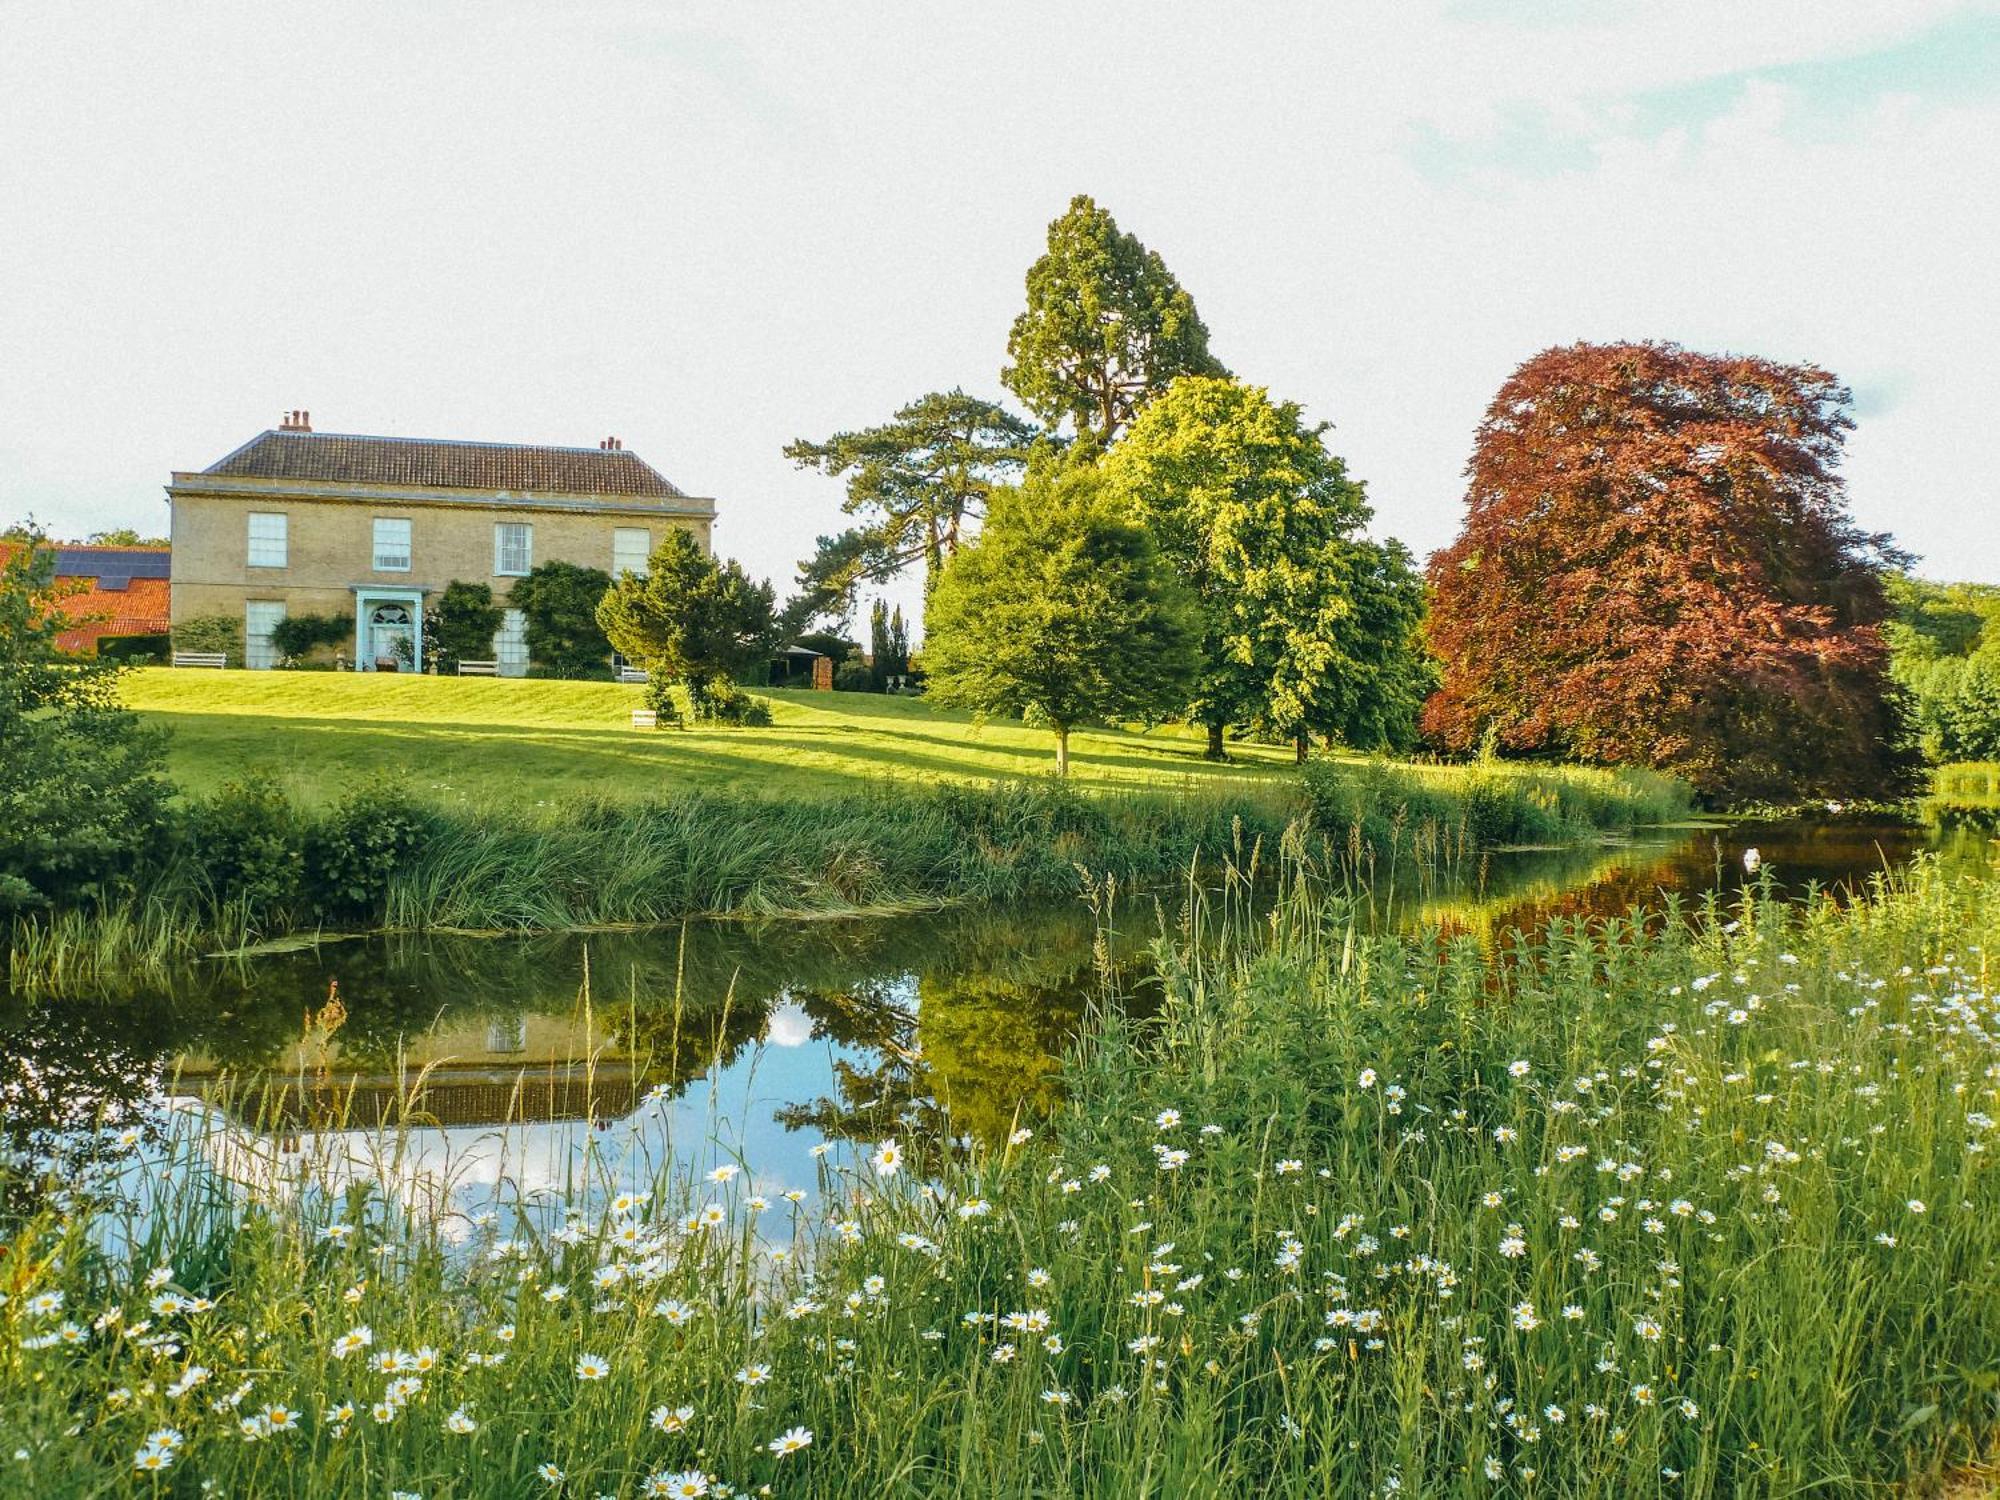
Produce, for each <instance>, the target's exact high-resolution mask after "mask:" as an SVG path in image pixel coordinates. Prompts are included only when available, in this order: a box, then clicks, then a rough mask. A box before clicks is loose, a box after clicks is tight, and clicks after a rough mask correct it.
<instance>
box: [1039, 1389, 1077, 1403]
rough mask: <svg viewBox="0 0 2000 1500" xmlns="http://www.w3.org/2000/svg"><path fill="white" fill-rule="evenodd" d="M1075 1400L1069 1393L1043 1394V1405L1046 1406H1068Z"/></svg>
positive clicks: (1051, 1391) (1049, 1392)
mask: <svg viewBox="0 0 2000 1500" xmlns="http://www.w3.org/2000/svg"><path fill="white" fill-rule="evenodd" d="M1075 1399H1076V1398H1075V1397H1073V1396H1072V1395H1070V1393H1069V1392H1068V1391H1060V1390H1046V1391H1043V1392H1042V1404H1043V1405H1044V1406H1068V1405H1069V1404H1070V1402H1071V1401H1073V1400H1075Z"/></svg>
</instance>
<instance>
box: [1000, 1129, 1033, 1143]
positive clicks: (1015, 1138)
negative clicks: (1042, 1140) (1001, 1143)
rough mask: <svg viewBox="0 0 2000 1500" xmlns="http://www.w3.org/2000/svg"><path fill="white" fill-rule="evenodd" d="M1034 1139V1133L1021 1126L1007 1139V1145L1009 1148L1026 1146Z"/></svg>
mask: <svg viewBox="0 0 2000 1500" xmlns="http://www.w3.org/2000/svg"><path fill="white" fill-rule="evenodd" d="M1034 1138H1035V1132H1034V1131H1032V1130H1030V1129H1028V1127H1027V1126H1025V1125H1023V1126H1022V1127H1021V1128H1020V1129H1018V1130H1016V1131H1014V1132H1013V1134H1011V1135H1009V1136H1008V1137H1007V1144H1008V1145H1010V1146H1025V1145H1027V1144H1028V1142H1029V1141H1032V1140H1033V1139H1034Z"/></svg>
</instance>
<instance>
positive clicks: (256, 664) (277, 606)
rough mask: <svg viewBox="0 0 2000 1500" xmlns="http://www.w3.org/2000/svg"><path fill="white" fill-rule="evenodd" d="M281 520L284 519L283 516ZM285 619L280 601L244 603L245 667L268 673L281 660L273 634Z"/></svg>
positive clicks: (259, 600) (253, 600) (251, 600)
mask: <svg viewBox="0 0 2000 1500" xmlns="http://www.w3.org/2000/svg"><path fill="white" fill-rule="evenodd" d="M279 519H280V520H282V519H284V518H283V517H282V516H281V517H279ZM284 618H285V605H284V601H283V600H279V599H246V600H245V601H244V602H243V665H244V666H246V667H249V668H250V669H251V670H252V671H257V672H261V671H267V670H269V669H270V668H272V667H275V666H276V665H277V664H278V662H279V660H280V659H281V658H280V653H279V651H278V648H277V647H276V646H274V645H273V644H272V643H271V632H272V631H273V630H275V629H276V628H277V625H278V622H279V621H280V620H282V619H284Z"/></svg>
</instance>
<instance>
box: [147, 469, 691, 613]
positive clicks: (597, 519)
mask: <svg viewBox="0 0 2000 1500" xmlns="http://www.w3.org/2000/svg"><path fill="white" fill-rule="evenodd" d="M614 503H615V502H614ZM587 506H588V502H587V501H583V500H570V499H563V500H561V501H557V502H553V503H551V504H548V505H538V504H536V503H534V502H533V501H523V502H521V503H518V504H512V505H509V504H502V503H496V502H493V501H486V500H476V501H469V502H468V501H459V502H456V503H453V502H449V501H434V500H425V501H420V502H415V503H412V502H411V501H409V500H407V499H404V500H395V499H371V498H358V497H344V496H339V495H335V494H319V495H306V494H296V495H294V494H287V495H271V494H255V495H250V494H240V495H239V494H220V495H211V494H200V493H192V494H189V493H176V494H175V495H174V497H173V522H172V527H173V559H174V561H173V600H172V612H173V618H174V619H175V620H176V621H181V620H187V619H191V618H194V617H196V616H199V615H230V616H234V617H237V618H241V616H242V614H243V606H244V604H245V602H246V601H248V600H276V601H281V602H283V603H284V605H285V607H286V613H287V614H293V615H297V614H308V613H311V614H333V615H351V614H352V613H353V611H354V601H355V590H356V588H357V586H358V587H361V588H364V589H366V588H383V589H390V590H396V589H411V590H418V591H421V592H422V593H423V594H424V595H425V596H426V597H430V596H434V595H436V594H437V593H438V592H440V591H442V590H443V589H444V587H445V586H446V585H447V584H449V583H451V582H452V581H453V580H455V579H457V580H463V581H465V582H468V583H486V584H490V585H491V586H492V589H493V593H494V597H495V598H496V600H503V601H504V598H505V596H506V593H507V590H508V588H509V587H510V586H511V585H512V583H513V578H512V577H511V576H503V575H500V574H496V573H495V572H494V565H495V541H494V527H495V526H496V525H498V524H502V523H519V524H526V525H528V526H530V527H532V528H533V530H532V550H531V556H530V564H531V566H532V565H539V564H541V563H545V562H549V561H552V560H561V561H563V562H571V563H577V564H579V565H581V566H585V567H594V568H602V569H604V571H606V572H607V573H608V572H610V571H611V570H612V537H613V533H614V531H616V530H617V529H618V528H620V527H630V528H635V529H643V530H645V531H646V533H647V551H648V552H650V551H651V550H652V549H653V548H654V547H657V546H658V545H659V544H660V542H661V541H662V540H663V539H664V538H665V536H666V533H667V530H668V528H669V527H679V528H681V529H683V530H686V531H691V532H693V533H694V534H695V535H696V536H697V537H698V538H699V539H700V541H701V543H702V546H703V547H704V548H706V547H707V546H708V545H709V527H710V524H711V521H710V518H709V517H707V516H697V515H669V514H662V513H661V512H660V511H659V510H657V509H654V510H650V511H649V510H648V509H647V508H645V506H644V502H636V503H634V504H633V505H631V506H620V507H619V508H617V509H603V510H593V509H589V508H587ZM252 512H259V513H272V512H277V513H282V514H283V515H285V517H286V533H287V535H286V560H285V566H283V567H281V568H279V567H252V566H251V565H250V563H249V533H248V526H249V516H250V514H251V513H252ZM378 516H379V517H385V518H400V519H407V520H409V522H410V523H411V526H410V532H411V537H410V567H409V569H408V570H407V571H403V570H394V571H378V570H377V569H376V568H375V566H374V561H375V554H374V522H375V519H376V518H377V517H378Z"/></svg>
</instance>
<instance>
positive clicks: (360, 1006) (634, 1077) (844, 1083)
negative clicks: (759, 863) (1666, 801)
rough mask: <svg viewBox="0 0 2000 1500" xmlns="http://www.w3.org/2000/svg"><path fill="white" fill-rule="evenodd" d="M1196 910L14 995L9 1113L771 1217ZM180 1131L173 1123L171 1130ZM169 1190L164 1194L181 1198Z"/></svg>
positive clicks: (1173, 901)
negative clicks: (701, 1203)
mask: <svg viewBox="0 0 2000 1500" xmlns="http://www.w3.org/2000/svg"><path fill="white" fill-rule="evenodd" d="M1990 843H1991V838H1990V834H1989V833H1987V832H1984V831H1980V830H1976V829H1969V828H1956V829H1954V828H1947V827H1942V826H1939V825H1929V826H1921V825H1919V826H1903V825H1894V824H1883V825H1861V824H1853V823H1823V824H1813V823H1802V822H1790V823H1782V824H1763V825H1748V824H1739V825H1734V826H1731V827H1728V828H1716V829H1700V830H1693V829H1678V830H1663V831H1660V832H1657V833H1654V834H1649V835H1645V836H1642V837H1640V838H1638V839H1635V840H1632V841H1630V842H1626V843H1620V844H1607V845H1599V846H1593V847H1590V848H1585V849H1568V850H1563V851H1539V852H1534V851H1529V852H1515V853H1505V854H1495V855H1492V856H1490V857H1489V858H1488V859H1487V860H1486V861H1485V862H1484V864H1483V866H1482V868H1481V869H1480V871H1479V872H1478V873H1477V875H1476V877H1474V878H1472V879H1469V880H1465V881H1461V882H1459V883H1458V884H1456V885H1453V886H1449V887H1439V886H1437V885H1434V884H1430V883H1426V882H1421V881H1413V880H1404V881H1402V882H1401V885H1400V888H1398V884H1397V883H1396V882H1391V881H1389V880H1387V879H1383V880H1380V881H1378V882H1377V885H1376V887H1375V889H1374V891H1373V892H1372V904H1371V905H1370V907H1369V908H1368V910H1367V911H1366V913H1365V914H1364V918H1363V920H1365V921H1368V922H1371V923H1374V924H1376V925H1377V926H1380V927H1385V928H1387V927H1408V926H1414V925H1421V924H1428V923H1437V924H1442V925H1444V926H1445V927H1447V928H1449V929H1452V930H1456V931H1461V932H1468V933H1471V934H1472V935H1474V936H1477V937H1480V938H1482V939H1490V938H1492V937H1493V936H1494V935H1496V934H1498V933H1501V932H1504V931H1506V930H1507V929H1509V928H1513V927H1531V926H1533V925H1535V924H1537V923H1538V922H1541V921H1544V920H1546V919H1547V918H1549V917H1551V916H1556V915H1569V916H1577V915H1590V914H1608V913H1612V912H1618V911H1623V910H1624V909H1626V908H1627V907H1629V906H1632V905H1634V904H1641V903H1653V904H1657V903H1658V902H1659V901H1660V900H1661V899H1662V897H1663V896H1665V895H1668V894H1674V895H1678V896H1680V897H1682V898H1694V897H1698V896H1700V895H1702V894H1705V893H1708V892H1712V891H1716V892H1721V893H1722V894H1724V895H1725V896H1726V895H1728V894H1730V893H1731V892H1733V890H1734V889H1735V888H1736V887H1738V886H1740V885H1741V884H1742V883H1743V881H1744V879H1745V874H1744V861H1743V854H1744V851H1745V849H1746V848H1748V847H1752V846H1754V847H1756V848H1758V849H1759V850H1760V852H1761V855H1762V858H1763V861H1764V865H1765V869H1766V871H1767V873H1769V874H1770V875H1771V876H1772V877H1773V878H1775V879H1776V880H1777V881H1778V882H1779V883H1780V884H1781V885H1782V886H1783V887H1784V888H1785V889H1786V890H1788V891H1791V892H1794V893H1797V892H1802V891H1804V890H1805V889H1807V888H1809V887H1811V886H1814V885H1817V886H1825V887H1833V888H1835V889H1838V890H1845V891H1850V892H1852V891H1859V890H1861V889H1863V888H1865V885H1866V882H1867V880H1868V879H1869V877H1871V876H1873V875H1876V874H1879V873H1881V872H1882V871H1884V870H1886V869H1890V868H1893V867H1895V866H1897V865H1900V864H1902V863H1905V862H1907V861H1908V860H1910V859H1911V858H1913V857H1915V856H1916V855H1917V854H1919V853H1921V852H1924V851H1926V850H1932V851H1936V852H1937V853H1938V854H1939V855H1940V857H1941V858H1944V859H1945V860H1947V861H1949V862H1953V863H1962V864H1968V865H1969V864H1971V863H1973V862H1975V861H1981V860H1983V859H1984V858H1985V857H1986V855H1987V852H1988V850H1989V846H1990ZM1187 894H1188V893H1186V892H1184V891H1183V892H1158V893H1146V894H1142V895H1135V896H1126V897H1123V898H1121V899H1120V900H1119V901H1118V902H1117V903H1116V905H1115V906H1114V907H1113V908H1112V909H1111V910H1110V911H1108V912H1104V911H1100V912H1097V913H1093V912H1092V911H1090V910H1089V909H1087V908H1086V907H1085V905H1084V904H1083V902H1082V901H1081V900H1079V901H1077V902H1073V903H1069V904H1066V905H1062V906H1057V907H1052V908H1047V909H1036V910H1025V911H1024V910H1000V911H991V910H986V911H976V912H951V913H942V914H932V915H924V916H901V917H891V918H870V919H865V920H851V921H810V922H788V923H764V924H757V925H746V924H743V923H736V922H702V923H691V924H688V925H686V926H685V927H680V928H674V929H667V930H647V931H644V932H600V933H592V934H587V935H576V934H571V935H564V936H557V937H540V938H512V937H510V938H495V937H453V936H443V935H405V936H395V937H380V938H369V939H357V940H349V941H341V942H331V943H325V944H322V945H320V946H318V947H314V948H301V949H298V950H295V951H290V952H281V953H271V954H266V955H263V956H260V957H256V958H251V959H240V960H227V961H215V962H212V963H210V964H208V965H206V966H204V967H201V968H199V969H195V970H191V971H190V972H188V973H186V974H184V975H182V976H180V977H179V978H178V979H177V980H176V981H175V982H173V983H172V984H171V985H169V986H167V987H165V988H164V989H163V990H161V991H157V992H153V993H145V994H139V995H128V996H122V997H119V998H116V999H105V1000H102V1001H96V1002H77V1001H64V1002H49V1003H44V1004H41V1005H35V1006H29V1005H17V1006H6V1005H4V1004H0V1104H4V1107H5V1116H6V1134H7V1136H8V1138H9V1144H10V1145H11V1146H12V1147H13V1148H14V1149H16V1150H24V1151H27V1152H30V1153H31V1154H32V1153H40V1152H44V1151H47V1150H48V1149H50V1146H51V1143H52V1142H54V1141H56V1140H57V1139H61V1138H72V1139H73V1138H74V1137H75V1135H76V1133H77V1132H79V1131H80V1130H90V1129H92V1128H93V1127H98V1128H101V1129H102V1130H105V1131H110V1132H115V1131H117V1130H119V1129H121V1128H123V1127H126V1126H128V1125H129V1126H132V1127H133V1128H134V1130H135V1133H137V1134H139V1135H140V1136H141V1137H142V1139H143V1141H144V1144H143V1145H142V1146H141V1147H140V1148H138V1149H137V1150H136V1151H135V1152H134V1153H133V1166H132V1171H134V1172H136V1173H140V1174H141V1175H143V1174H144V1173H145V1172H146V1171H148V1170H152V1171H154V1172H156V1173H157V1172H158V1171H159V1170H160V1168H161V1163H162V1162H164V1161H165V1160H166V1159H167V1153H168V1151H169V1149H170V1148H171V1147H172V1146H173V1145H174V1144H175V1143H174V1142H172V1141H169V1140H167V1139H165V1137H167V1136H178V1137H179V1143H180V1144H181V1145H185V1143H186V1141H187V1140H188V1139H197V1140H198V1141H199V1143H200V1144H199V1153H198V1154H199V1156H200V1158H201V1159H202V1160H205V1161H206V1163H207V1164H208V1167H209V1169H210V1170H212V1171H214V1172H216V1173H217V1174H219V1176H221V1177H223V1178H226V1179H229V1180H231V1181H234V1182H237V1183H249V1184H253V1185H261V1186H263V1187H265V1188H267V1189H270V1190H274V1191H282V1190H284V1189H283V1185H284V1184H285V1183H287V1182H291V1181H295V1180H296V1177H297V1173H296V1171H295V1170H294V1168H295V1167H296V1166H297V1165H298V1164H299V1163H301V1162H305V1161H308V1160H310V1161H311V1162H313V1163H314V1164H315V1167H316V1172H317V1175H318V1179H319V1181H320V1184H321V1187H322V1188H323V1189H326V1190H331V1191H334V1192H339V1191H341V1190H343V1189H347V1188H351V1187H353V1186H355V1185H357V1184H362V1183H366V1184H369V1185H371V1187H372V1188H374V1189H377V1190H379V1191H380V1192H381V1193H382V1194H383V1195H384V1196H385V1197H386V1198H388V1199H391V1200H394V1201H396V1202H397V1203H399V1204H400V1206H401V1207H402V1208H403V1209H404V1210H406V1211H408V1212H410V1213H412V1214H414V1215H416V1216H418V1217H420V1218H424V1219H427V1220H434V1221H436V1222H438V1223H439V1224H441V1225H443V1226H444V1227H445V1228H446V1230H447V1232H448V1233H457V1234H460V1235H461V1236H462V1235H464V1234H468V1233H470V1232H471V1230H472V1228H473V1226H474V1225H475V1224H476V1223H479V1222H481V1221H482V1220H484V1219H486V1218H488V1217H489V1216H497V1217H498V1219H499V1220H501V1221H503V1222H502V1228H503V1232H504V1221H506V1220H509V1219H513V1218H517V1217H520V1216H524V1215H532V1213H533V1211H534V1206H535V1205H536V1204H548V1203H554V1202H558V1201H564V1200H568V1201H575V1200H577V1199H579V1198H582V1199H586V1200H587V1199H589V1198H592V1197H596V1196H601V1195H608V1194H611V1193H615V1192H618V1191H623V1190H627V1189H630V1188H633V1187H637V1186H643V1185H646V1184H649V1183H651V1182H653V1181H654V1180H655V1178H656V1175H657V1174H659V1173H661V1172H665V1173H667V1174H668V1176H669V1177H670V1178H671V1177H678V1178H681V1179H683V1180H685V1181H686V1182H688V1183H689V1189H688V1190H689V1191H690V1192H692V1193H693V1194H694V1195H695V1196H696V1199H697V1201H698V1199H699V1197H700V1196H701V1195H702V1194H704V1193H706V1192H707V1191H708V1189H707V1188H705V1187H704V1186H703V1184H702V1179H703V1177H704V1175H705V1174H707V1173H709V1172H710V1171H711V1170H713V1169H714V1168H716V1167H718V1166H724V1167H725V1170H726V1164H727V1163H731V1162H735V1163H739V1164H741V1166H742V1168H743V1171H742V1174H741V1175H739V1176H738V1177H737V1178H736V1179H735V1180H734V1181H733V1182H732V1183H731V1184H730V1185H729V1192H730V1194H731V1195H733V1196H734V1197H735V1198H737V1199H738V1200H740V1199H741V1198H743V1197H747V1196H749V1195H752V1194H761V1195H763V1196H765V1197H767V1198H769V1199H771V1200H772V1202H773V1203H777V1202H778V1201H779V1200H780V1195H781V1194H782V1193H783V1192H784V1191H785V1190H787V1189H789V1188H804V1189H808V1190H810V1189H812V1188H813V1187H814V1185H815V1183H816V1181H817V1179H818V1175H819V1173H818V1167H819V1160H818V1154H816V1150H817V1152H818V1153H819V1154H826V1153H830V1154H831V1155H832V1157H833V1159H834V1160H835V1161H836V1162H838V1161H839V1160H840V1158H841V1157H842V1156H843V1155H845V1154H846V1153H847V1152H849V1151H851V1150H853V1149H856V1145H855V1143H865V1142H873V1141H875V1140H879V1139H883V1138H886V1137H889V1136H895V1135H903V1134H909V1133H913V1132H914V1133H924V1134H934V1135H935V1136H938V1137H952V1136H971V1137H978V1138H982V1139H986V1140H994V1139H997V1138H1000V1137H1003V1136H1005V1135H1006V1134H1007V1133H1008V1132H1009V1131H1010V1130H1011V1129H1012V1128H1014V1126H1015V1125H1016V1123H1017V1122H1018V1121H1019V1120H1022V1119H1032V1118H1034V1117H1035V1116H1036V1115H1038V1114H1039V1113H1041V1112H1042V1111H1044V1110H1045V1109H1046V1108H1047V1107H1048V1105H1049V1104H1050V1103H1051V1102H1052V1101H1053V1098H1054V1092H1055V1088H1056V1073H1057V1067H1058V1061H1059V1059H1060V1057H1061V1054H1062V1051H1063V1049H1064V1047H1065V1046H1066V1045H1067V1043H1068V1042H1069V1040H1070V1039H1071V1038H1072V1037H1073V1036H1074V1035H1075V1034H1076V1030H1077V1028H1078V1026H1079V1024H1080V1023H1081V1021H1082V1018H1083V1015H1084V1012H1085V1009H1086V1007H1087V1006H1088V1005H1089V1004H1090V1003H1091V1002H1092V1001H1093V1000H1094V999H1096V998H1100V997H1106V996H1109V995H1113V994H1115V995H1117V996H1119V997H1121V998H1122V999H1123V1000H1124V1002H1125V1003H1127V1004H1128V1005H1137V1006H1143V1005H1144V1004H1145V1003H1146V1000H1147V994H1148V980H1147V976H1148V971H1149V952H1150V947H1151V944H1152V942H1153V941H1154V939H1155V938H1156V937H1157V935H1158V934H1159V933H1160V931H1161V930H1162V926H1163V925H1165V926H1168V927H1171V926H1172V924H1173V923H1174V921H1175V919H1176V917H1177V915H1178V914H1179V912H1180V910H1181V909H1182V907H1183V905H1184V903H1185V901H1186V898H1187ZM163 1122H164V1123H163ZM173 1187H174V1184H173V1183H170V1182H169V1183H164V1184H162V1183H154V1184H152V1185H151V1188H150V1190H151V1191H154V1192H164V1191H168V1190H170V1189H172V1188H173Z"/></svg>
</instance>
